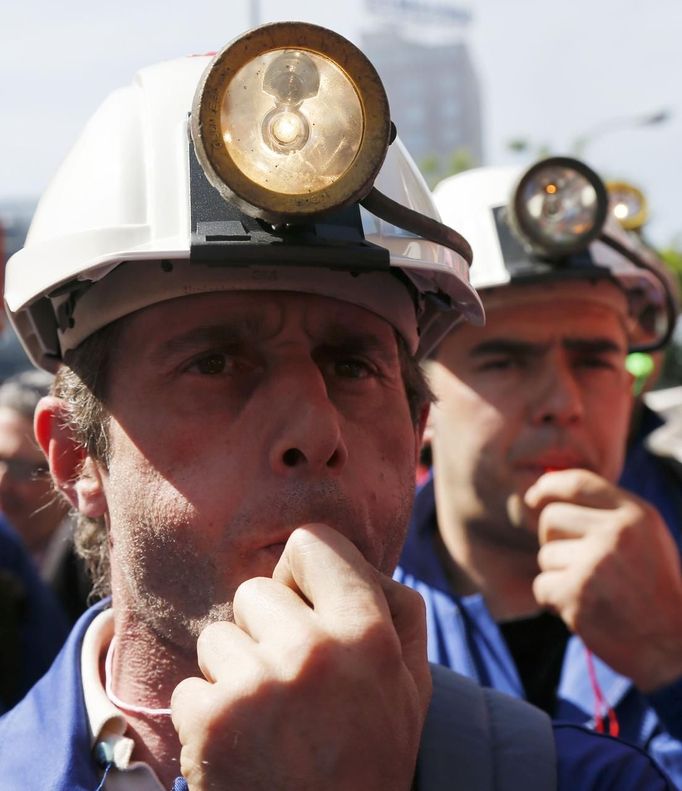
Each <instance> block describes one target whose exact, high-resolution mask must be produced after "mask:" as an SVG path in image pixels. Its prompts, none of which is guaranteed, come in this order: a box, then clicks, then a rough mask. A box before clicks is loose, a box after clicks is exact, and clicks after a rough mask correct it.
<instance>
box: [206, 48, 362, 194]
mask: <svg viewBox="0 0 682 791" xmlns="http://www.w3.org/2000/svg"><path fill="white" fill-rule="evenodd" d="M301 63H307V64H309V67H310V68H309V69H308V71H309V72H310V73H309V74H307V75H306V76H307V77H308V78H309V79H308V80H301V79H300V78H299V76H298V75H297V74H296V72H295V71H294V67H296V66H300V64H301ZM273 70H274V71H275V74H273ZM287 78H289V79H287ZM273 84H274V85H279V86H280V90H278V91H274V90H273V91H269V90H267V88H268V87H272V85H273ZM220 128H221V132H222V137H223V140H224V141H225V149H226V152H227V154H228V156H229V157H230V159H231V160H232V161H233V162H234V164H235V165H236V167H237V168H238V169H239V170H240V171H241V173H243V174H244V175H245V176H246V177H247V178H249V179H251V181H253V182H254V183H255V184H256V185H258V186H259V187H262V188H264V189H268V190H271V191H274V192H281V193H285V194H287V195H297V194H305V193H312V192H316V191H318V190H321V189H324V188H325V187H327V186H329V185H330V184H333V183H334V182H336V181H338V179H339V178H340V177H341V176H343V174H344V173H346V172H347V171H348V168H349V167H350V166H351V165H352V164H353V161H354V160H355V157H356V156H357V153H358V150H359V148H360V143H361V142H362V135H363V132H364V119H363V112H362V105H361V103H360V99H359V97H358V95H357V93H356V91H355V88H354V86H353V84H352V83H351V82H350V81H349V80H348V78H347V77H346V75H345V74H344V73H343V71H342V70H341V69H340V68H339V67H338V66H337V65H336V64H335V63H333V62H332V61H330V60H329V59H328V58H325V57H322V56H320V55H317V54H315V53H312V52H311V53H305V52H302V51H300V50H284V51H282V50H273V51H272V52H266V53H264V54H263V55H259V56H258V57H256V58H254V59H253V60H252V61H250V62H249V63H247V64H246V65H245V66H242V68H241V69H240V70H239V71H238V72H237V74H236V75H235V77H234V79H232V80H231V81H230V83H229V84H228V86H227V88H226V90H225V95H224V98H223V102H222V107H221V111H220Z"/></svg>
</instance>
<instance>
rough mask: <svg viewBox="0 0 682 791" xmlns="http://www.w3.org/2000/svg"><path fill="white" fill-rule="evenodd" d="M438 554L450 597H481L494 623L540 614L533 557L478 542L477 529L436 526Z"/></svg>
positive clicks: (526, 552) (507, 548) (535, 565)
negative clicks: (535, 593) (437, 528)
mask: <svg viewBox="0 0 682 791" xmlns="http://www.w3.org/2000/svg"><path fill="white" fill-rule="evenodd" d="M434 540H435V541H436V547H437V551H438V553H439V555H440V557H441V561H442V563H443V567H444V569H445V572H446V574H447V577H448V580H449V582H450V587H451V590H452V592H453V594H455V595H457V596H468V595H471V594H473V593H480V594H481V595H482V596H483V598H484V599H485V602H486V605H487V607H488V610H489V611H490V614H491V615H492V617H493V618H494V620H495V621H505V620H511V619H515V618H522V617H525V616H528V615H532V614H534V613H537V612H538V611H539V607H538V605H537V602H536V601H535V597H534V596H533V580H534V579H535V577H536V576H537V574H538V566H537V560H536V555H535V554H534V553H531V552H528V551H526V550H516V549H511V548H509V547H504V548H501V547H499V546H496V545H491V544H490V543H488V542H487V541H485V540H477V531H476V528H475V527H474V528H471V527H470V528H469V529H467V528H461V527H459V526H457V527H453V524H452V522H451V523H450V524H448V525H447V526H444V525H442V524H441V525H439V533H438V534H437V535H436V536H435V538H434Z"/></svg>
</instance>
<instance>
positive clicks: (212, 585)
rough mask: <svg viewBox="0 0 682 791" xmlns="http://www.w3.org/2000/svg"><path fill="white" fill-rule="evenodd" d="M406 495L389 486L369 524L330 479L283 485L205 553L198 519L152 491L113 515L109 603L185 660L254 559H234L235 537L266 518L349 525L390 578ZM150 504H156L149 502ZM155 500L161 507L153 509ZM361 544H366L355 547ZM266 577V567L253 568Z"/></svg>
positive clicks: (402, 488)
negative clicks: (377, 519) (377, 518)
mask: <svg viewBox="0 0 682 791" xmlns="http://www.w3.org/2000/svg"><path fill="white" fill-rule="evenodd" d="M167 485H168V484H167V482H164V486H167ZM173 491H175V490H173ZM413 491H414V485H413V481H412V479H411V477H410V478H409V479H408V480H405V481H404V482H403V483H402V485H399V486H397V487H395V489H394V491H393V492H392V493H391V495H392V497H391V501H390V509H389V511H388V515H387V517H386V518H385V519H382V520H381V524H379V525H377V524H373V523H372V520H371V518H370V514H368V513H364V512H363V511H365V509H364V508H360V509H358V508H357V507H355V506H354V505H353V504H352V503H351V502H349V499H348V498H347V497H346V496H345V494H344V493H343V492H341V491H340V490H339V488H338V486H337V485H336V483H335V482H334V481H322V482H317V483H315V484H313V485H310V484H305V485H296V486H290V487H289V488H288V490H287V492H286V494H284V495H283V494H282V493H278V494H276V495H275V494H273V495H270V496H269V497H268V496H267V495H266V496H264V497H260V498H259V500H258V503H257V505H256V508H255V509H254V510H252V511H249V510H245V511H243V512H238V513H237V514H236V515H235V516H234V517H233V518H232V519H231V520H230V524H229V527H227V528H226V529H224V530H222V531H221V532H220V534H219V538H217V544H216V545H215V546H214V547H212V552H211V553H209V552H207V551H206V549H205V548H202V546H201V542H198V541H197V540H196V537H197V525H198V524H200V521H199V517H198V515H197V513H196V510H195V509H194V508H193V507H192V505H191V504H190V503H189V502H188V501H187V500H186V499H185V498H183V497H182V496H179V495H178V493H177V492H175V494H176V497H175V498H166V499H165V501H164V500H163V498H162V497H160V496H158V493H157V495H156V496H154V495H153V493H152V494H151V495H150V494H149V493H147V495H146V496H143V497H142V498H141V499H142V500H144V501H146V504H145V506H143V507H142V508H132V509H131V508H124V509H123V512H122V513H121V518H123V524H125V529H124V530H122V531H118V538H117V540H116V541H115V546H114V553H115V557H116V564H115V567H116V569H117V570H114V576H115V577H116V579H115V582H114V591H115V592H114V596H115V599H116V598H117V593H116V591H118V596H119V597H120V596H122V597H123V598H124V599H125V602H126V604H127V607H128V609H129V610H130V612H131V615H132V617H133V618H134V619H136V620H137V621H138V623H139V624H144V625H145V627H146V628H147V629H149V631H151V632H152V633H153V634H154V636H155V637H156V638H157V639H158V640H160V641H162V642H164V643H168V644H171V645H172V646H174V647H175V649H176V650H180V651H181V652H182V653H185V654H188V655H190V656H193V655H195V654H196V641H197V638H198V636H199V634H200V633H201V632H202V630H203V629H204V628H205V627H206V626H207V625H208V624H209V623H212V622H214V621H233V609H232V599H233V596H234V591H235V589H236V587H237V586H238V584H240V583H241V582H242V581H243V579H245V577H242V576H241V575H242V574H243V573H244V572H243V569H245V568H246V569H249V562H250V563H251V564H253V562H254V559H253V556H251V557H246V556H245V557H240V555H239V550H238V549H234V542H235V540H237V547H238V546H239V541H238V540H239V537H242V540H243V537H245V536H248V535H249V533H250V531H252V530H255V529H256V525H257V524H259V523H262V522H263V520H265V519H268V518H272V519H274V520H276V521H277V523H278V524H280V525H282V524H284V525H286V526H287V527H291V529H293V527H296V526H299V525H301V524H306V523H311V522H324V523H327V524H331V525H332V526H337V525H338V526H340V527H341V528H343V526H344V525H350V526H352V529H351V530H348V531H347V532H346V535H348V537H349V538H351V540H355V543H356V545H358V547H359V548H360V549H361V551H363V552H364V554H365V556H371V557H369V558H368V559H369V560H370V562H372V564H373V565H375V566H378V567H379V569H380V571H382V572H383V573H386V574H390V573H392V571H393V566H394V565H395V563H396V562H397V558H398V555H399V552H400V549H401V547H402V544H403V541H404V536H405V532H406V528H407V520H408V518H409V513H410V509H411V504H412V496H413ZM126 499H127V501H128V503H130V502H131V500H133V501H136V502H138V503H139V502H140V499H137V498H134V497H133V498H131V497H127V498H126ZM150 501H153V502H154V503H156V505H149V503H150ZM387 501H388V499H387ZM160 502H164V503H165V505H164V506H163V507H161V506H159V505H158V504H159V503H160ZM269 515H272V516H269ZM120 523H121V522H119V524H120ZM279 529H281V527H280V528H279ZM341 532H344V531H343V529H342V530H341ZM220 538H222V541H221V540H220ZM363 539H364V540H366V541H367V543H368V546H363V545H362V541H363ZM221 544H223V546H221ZM229 549H232V552H230V551H228V550H229ZM251 554H252V555H253V553H251ZM221 558H222V560H221ZM271 565H274V560H273V561H272V564H271ZM112 569H114V564H112ZM271 572H272V567H271V566H269V567H268V568H263V569H261V570H259V571H258V573H259V574H267V575H270V574H271ZM248 576H254V575H253V574H250V573H249V574H248ZM117 606H118V605H117Z"/></svg>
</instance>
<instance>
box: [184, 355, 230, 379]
mask: <svg viewBox="0 0 682 791" xmlns="http://www.w3.org/2000/svg"><path fill="white" fill-rule="evenodd" d="M192 367H193V368H194V369H195V370H197V371H198V372H199V373H200V374H205V375H207V376H211V375H215V374H222V373H225V370H226V369H227V368H228V359H227V355H225V354H219V353H217V352H216V353H215V354H208V355H206V356H205V357H202V358H200V359H199V360H195V361H194V363H193V364H192Z"/></svg>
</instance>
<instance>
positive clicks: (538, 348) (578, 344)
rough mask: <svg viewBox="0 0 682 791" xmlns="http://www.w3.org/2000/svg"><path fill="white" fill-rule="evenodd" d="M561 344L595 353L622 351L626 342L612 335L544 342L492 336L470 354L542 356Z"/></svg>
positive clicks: (575, 349) (565, 346)
mask: <svg viewBox="0 0 682 791" xmlns="http://www.w3.org/2000/svg"><path fill="white" fill-rule="evenodd" d="M557 344H560V345H561V346H562V347H563V348H564V349H566V350H567V351H571V352H591V353H593V354H598V353H604V352H613V353H620V352H623V351H624V350H625V342H624V340H623V342H622V343H621V342H619V341H616V340H615V339H614V338H613V337H611V336H608V337H607V336H594V337H580V336H576V337H573V336H568V337H560V338H556V339H549V340H547V341H545V342H543V343H536V342H534V341H525V340H522V339H512V338H491V339H488V340H485V341H481V343H477V344H476V345H475V346H474V347H472V349H471V352H470V354H471V355H472V356H474V357H476V356H481V355H485V354H527V355H535V356H541V355H543V354H546V353H547V352H548V351H549V349H550V348H551V347H552V346H554V345H557Z"/></svg>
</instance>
